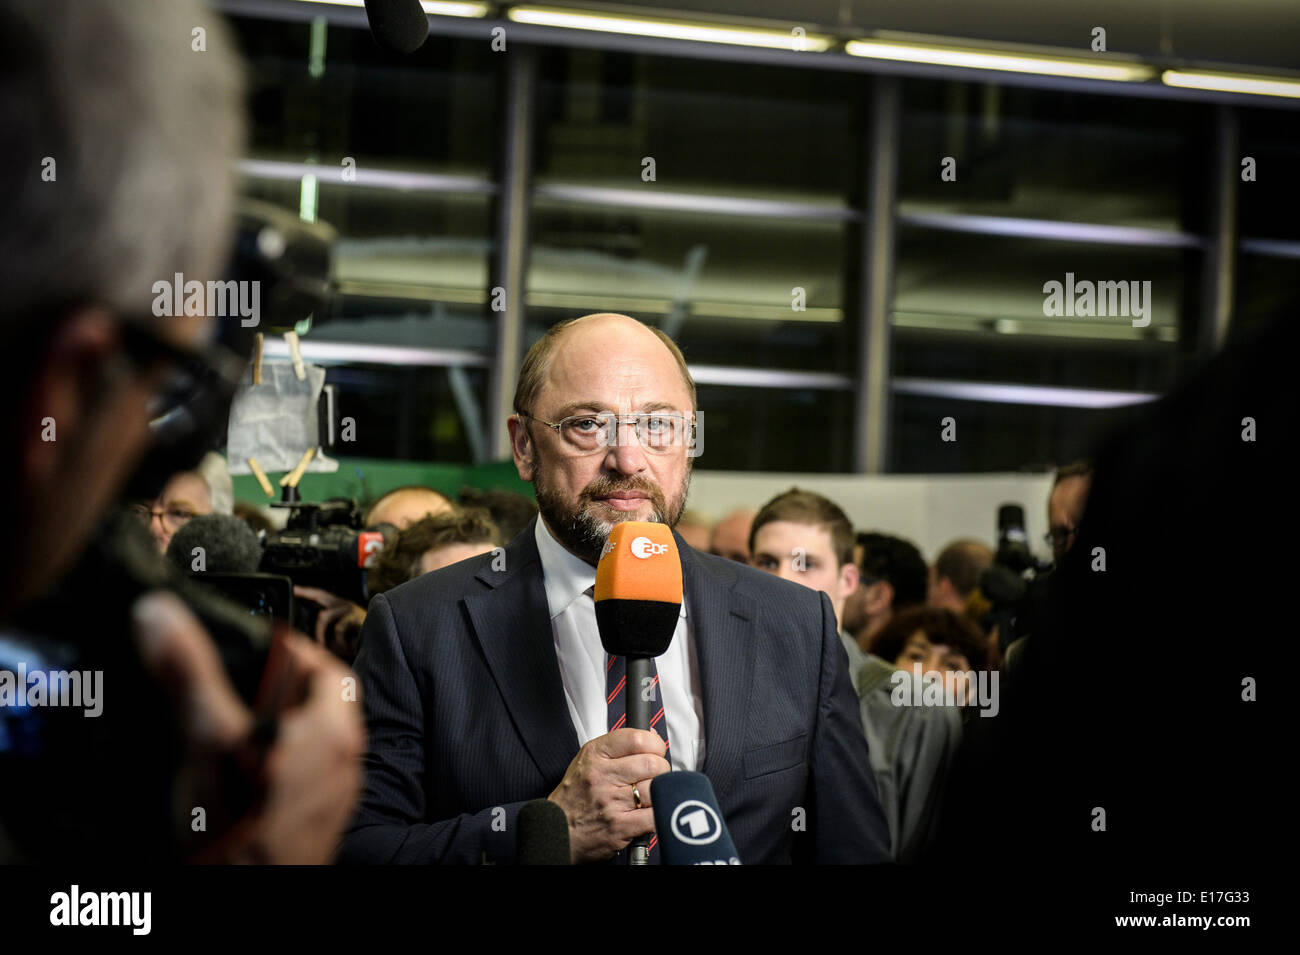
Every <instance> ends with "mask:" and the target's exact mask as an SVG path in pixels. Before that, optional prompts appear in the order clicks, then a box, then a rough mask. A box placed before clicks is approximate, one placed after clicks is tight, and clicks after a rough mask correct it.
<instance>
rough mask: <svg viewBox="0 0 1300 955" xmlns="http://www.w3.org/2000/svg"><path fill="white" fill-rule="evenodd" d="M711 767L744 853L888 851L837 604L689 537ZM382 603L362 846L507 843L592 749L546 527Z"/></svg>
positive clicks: (784, 855) (462, 849)
mask: <svg viewBox="0 0 1300 955" xmlns="http://www.w3.org/2000/svg"><path fill="white" fill-rule="evenodd" d="M677 547H678V550H679V551H680V553H681V559H682V575H683V584H684V588H685V593H686V601H687V604H688V610H689V614H690V619H691V622H692V626H693V627H694V634H695V645H696V652H697V655H698V658H699V669H700V683H701V690H702V696H703V703H704V736H705V739H706V743H705V747H706V749H705V758H704V765H703V766H702V767H701V771H702V772H703V773H705V775H707V776H708V777H709V780H710V782H712V784H713V788H714V790H715V792H716V793H717V796H718V803H719V805H720V807H721V809H722V814H723V817H724V819H725V820H726V824H727V827H728V829H729V830H730V832H731V835H732V838H733V839H734V840H735V843H736V847H737V849H738V851H739V854H740V858H741V860H742V861H743V862H745V863H748V864H753V863H772V862H802V861H815V862H887V861H889V831H888V827H887V826H886V823H885V819H884V816H883V814H882V812H881V809H880V803H879V801H878V800H877V797H876V787H875V780H874V779H873V777H872V774H871V767H870V765H869V763H868V760H867V746H866V739H865V737H864V736H863V733H862V726H861V724H860V722H859V718H858V701H857V696H856V694H855V693H854V692H853V688H852V686H850V684H849V677H848V672H847V661H846V658H845V653H844V648H843V646H841V644H840V639H839V636H838V633H837V631H836V627H835V617H834V612H833V610H832V608H831V604H830V601H829V600H828V599H827V597H826V596H825V595H824V594H821V593H818V592H816V591H813V590H810V589H808V588H806V587H801V586H799V585H797V584H792V583H789V582H787V581H784V580H781V579H779V578H777V577H774V576H772V575H770V574H766V573H763V572H762V571H757V570H754V569H752V568H749V567H745V566H743V565H741V564H737V563H734V562H733V561H729V560H724V559H722V558H720V557H713V556H711V555H708V554H702V553H700V552H698V551H694V550H692V549H691V548H690V547H688V546H687V545H686V543H685V542H684V541H683V540H682V539H681V537H680V536H679V537H677ZM505 557H506V560H505V570H503V571H494V570H492V558H491V555H484V556H483V557H475V558H471V559H470V560H466V561H462V562H460V563H458V564H454V565H452V566H450V567H447V568H444V569H442V570H439V571H435V572H434V573H431V574H425V575H424V576H422V577H418V578H416V579H415V580H413V581H410V582H409V583H406V584H403V585H402V586H400V587H397V588H396V589H394V590H391V591H389V592H388V593H386V594H381V595H380V596H377V597H375V599H374V600H373V601H372V602H371V604H370V611H369V613H368V614H367V617H366V624H365V629H364V631H363V636H362V645H361V652H360V654H359V655H358V657H357V661H356V669H357V673H358V674H359V675H360V678H361V684H362V688H363V691H364V705H365V708H366V723H367V727H368V731H369V743H368V747H367V753H366V756H365V769H366V780H365V789H364V793H363V796H362V802H361V806H360V808H359V810H358V813H357V816H356V818H355V820H354V821H353V824H352V826H351V829H350V831H349V832H348V834H347V835H346V836H345V837H344V840H343V844H342V846H341V849H340V852H339V861H340V862H352V863H358V862H359V863H387V862H409V863H432V862H459V863H477V862H481V861H484V860H485V859H486V860H487V861H489V862H510V861H512V860H513V857H514V851H515V817H516V815H517V813H518V811H519V809H520V807H521V806H522V805H523V804H524V803H525V802H527V801H529V800H531V799H538V798H543V797H545V796H547V795H549V794H550V793H551V792H552V790H554V788H555V786H556V785H557V784H558V783H559V781H560V779H561V778H562V777H563V776H564V772H565V769H566V768H567V767H568V765H569V762H570V761H571V760H572V759H573V757H574V756H575V755H577V752H578V738H577V734H576V733H575V731H574V728H573V722H572V720H571V719H570V717H569V710H568V707H567V705H566V703H565V699H564V688H563V686H562V684H561V681H560V669H559V664H558V662H557V661H556V656H555V646H554V642H553V637H552V633H551V626H550V613H549V611H548V608H547V603H546V592H545V588H544V586H543V582H542V565H541V560H540V558H539V557H538V554H537V543H536V540H535V539H534V537H533V527H532V525H531V524H530V525H529V527H528V528H527V530H525V531H524V532H523V533H521V534H520V535H519V536H518V537H516V538H515V539H514V541H512V542H511V543H510V545H509V547H507V549H506V555H505Z"/></svg>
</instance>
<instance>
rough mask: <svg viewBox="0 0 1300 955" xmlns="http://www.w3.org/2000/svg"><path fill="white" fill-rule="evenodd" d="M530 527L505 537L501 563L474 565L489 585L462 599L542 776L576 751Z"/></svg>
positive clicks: (559, 772)
mask: <svg viewBox="0 0 1300 955" xmlns="http://www.w3.org/2000/svg"><path fill="white" fill-rule="evenodd" d="M535 520H536V519H534V522H535ZM533 534H534V528H533V524H529V525H528V527H527V528H526V529H525V530H524V531H523V532H522V533H521V534H519V536H518V537H516V538H515V539H514V540H513V541H511V542H510V545H509V546H508V547H507V548H506V552H505V568H506V569H505V570H502V571H494V570H492V569H491V565H490V564H488V565H486V566H485V567H484V569H483V570H481V571H479V573H478V579H479V580H481V581H483V582H484V583H485V584H487V585H488V586H489V587H491V588H493V589H492V590H491V591H490V592H488V593H484V594H478V595H474V596H468V597H465V598H463V602H464V604H465V609H466V611H467V612H468V613H469V618H470V622H471V623H472V624H473V626H474V633H475V636H476V637H477V638H478V642H479V646H481V647H482V648H483V656H484V658H485V659H486V661H487V665H488V667H489V669H490V670H491V671H492V677H493V679H494V680H495V681H496V684H497V687H498V689H499V690H500V691H501V696H502V698H503V699H504V700H505V704H506V708H507V709H508V710H509V711H510V718H511V720H512V721H513V722H514V724H515V728H516V730H517V731H518V732H519V735H520V737H521V738H522V739H523V741H524V745H525V746H527V748H528V751H529V753H530V754H531V755H532V757H533V761H534V762H535V763H536V764H537V768H538V770H539V771H540V772H541V774H542V776H543V777H545V778H546V779H547V780H551V779H554V780H557V781H558V780H559V779H560V778H561V777H562V776H563V775H564V771H565V769H567V768H568V765H569V762H570V761H571V760H572V759H573V757H574V756H575V755H577V752H578V735H577V733H576V732H575V731H574V728H573V719H572V717H570V715H569V707H568V704H567V703H566V702H565V699H564V684H563V682H562V680H561V677H560V665H559V661H558V660H557V659H556V657H555V640H554V637H553V635H552V633H551V615H550V610H549V609H548V606H547V603H546V588H545V585H544V584H543V582H542V562H541V559H540V558H539V557H538V554H537V541H536V538H534V536H533Z"/></svg>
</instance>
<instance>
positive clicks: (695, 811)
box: [669, 799, 722, 846]
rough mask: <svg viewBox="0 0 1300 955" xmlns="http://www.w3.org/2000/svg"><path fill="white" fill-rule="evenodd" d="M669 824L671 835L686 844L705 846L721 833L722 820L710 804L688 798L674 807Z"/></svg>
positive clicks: (715, 840)
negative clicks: (671, 830) (671, 829)
mask: <svg viewBox="0 0 1300 955" xmlns="http://www.w3.org/2000/svg"><path fill="white" fill-rule="evenodd" d="M669 824H670V825H671V826H672V828H673V835H674V836H676V837H677V838H678V839H680V840H681V841H682V842H684V843H686V844H687V845H692V846H707V845H709V844H710V843H714V842H717V841H718V837H719V836H720V835H722V820H720V819H719V818H718V814H717V813H716V812H714V811H713V808H712V807H711V806H708V805H706V804H705V803H702V802H700V801H699V800H698V799H688V800H686V802H684V803H682V804H681V805H680V806H678V807H677V808H676V809H674V810H673V817H672V819H671V820H670V821H669Z"/></svg>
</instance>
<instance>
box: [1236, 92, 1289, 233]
mask: <svg viewBox="0 0 1300 955" xmlns="http://www.w3.org/2000/svg"><path fill="white" fill-rule="evenodd" d="M1238 116H1239V131H1240V132H1239V135H1240V152H1241V156H1242V158H1243V159H1245V158H1246V157H1250V158H1251V159H1254V160H1255V180H1254V181H1253V182H1246V181H1243V180H1242V179H1241V170H1240V169H1238V170H1236V173H1237V175H1236V179H1237V196H1238V197H1239V202H1240V205H1239V208H1238V220H1237V221H1238V229H1239V231H1240V234H1241V235H1243V236H1248V237H1250V238H1253V239H1283V240H1290V241H1293V242H1294V241H1300V222H1298V221H1297V219H1296V214H1295V213H1296V210H1297V209H1300V181H1297V180H1300V176H1297V173H1296V171H1297V170H1300V113H1297V112H1296V111H1295V110H1294V109H1240V110H1238ZM1283 210H1286V211H1285V212H1283Z"/></svg>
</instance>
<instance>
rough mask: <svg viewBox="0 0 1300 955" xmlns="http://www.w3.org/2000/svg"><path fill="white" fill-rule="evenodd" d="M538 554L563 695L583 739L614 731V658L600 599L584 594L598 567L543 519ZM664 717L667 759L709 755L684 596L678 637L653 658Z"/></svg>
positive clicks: (676, 763) (684, 763)
mask: <svg viewBox="0 0 1300 955" xmlns="http://www.w3.org/2000/svg"><path fill="white" fill-rule="evenodd" d="M534 533H535V536H536V538H537V553H538V554H539V555H540V557H541V560H542V579H543V580H544V581H545V584H546V602H547V604H549V606H550V612H551V633H552V635H553V636H554V638H555V656H556V658H557V659H558V660H559V663H560V677H561V679H562V680H563V681H564V699H565V702H566V703H568V704H569V716H570V717H572V719H573V728H574V729H575V730H577V733H578V740H579V743H580V744H585V743H586V742H587V741H588V740H592V739H595V738H596V737H597V736H604V735H605V734H606V733H608V732H609V727H608V725H607V724H608V720H609V708H608V705H607V704H606V702H605V668H606V664H607V663H608V661H609V656H608V654H606V653H605V648H604V646H602V645H601V642H600V630H599V628H598V627H597V626H596V601H595V600H594V599H592V597H591V596H590V595H588V594H587V593H586V590H587V589H588V588H589V587H594V586H595V584H596V568H595V567H592V566H591V565H590V564H588V563H587V562H586V561H584V560H582V559H581V558H578V557H575V556H574V555H573V554H570V553H569V552H568V551H567V550H565V549H564V546H563V545H562V544H560V542H559V541H557V540H556V539H555V538H554V537H552V536H551V532H550V529H549V528H548V527H547V526H546V521H544V520H543V519H542V518H541V517H538V518H537V526H536V530H535V532H534ZM655 667H656V668H657V669H658V671H659V686H660V688H661V691H662V696H661V700H662V702H663V706H664V720H665V721H666V722H667V724H668V761H669V763H670V764H671V765H672V768H673V769H675V770H683V769H684V770H690V771H695V770H696V769H698V767H699V765H700V764H701V763H702V762H703V761H704V705H703V701H702V697H701V694H700V678H699V667H698V666H697V665H696V655H695V643H694V634H693V632H692V627H691V625H690V622H689V619H688V617H687V614H686V599H685V596H683V600H682V612H681V616H679V617H678V618H677V629H676V630H675V631H674V632H673V639H672V643H670V644H669V645H668V649H667V650H666V651H664V653H663V655H662V656H658V657H655Z"/></svg>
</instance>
